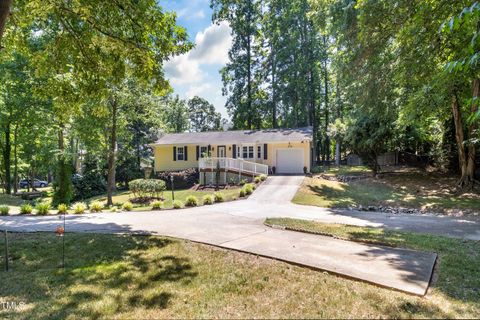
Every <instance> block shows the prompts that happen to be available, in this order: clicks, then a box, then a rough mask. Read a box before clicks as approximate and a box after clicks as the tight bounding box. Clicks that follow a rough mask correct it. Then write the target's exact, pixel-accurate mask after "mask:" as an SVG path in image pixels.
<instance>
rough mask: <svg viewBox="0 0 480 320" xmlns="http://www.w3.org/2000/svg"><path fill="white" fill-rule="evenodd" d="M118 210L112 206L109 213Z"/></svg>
mask: <svg viewBox="0 0 480 320" xmlns="http://www.w3.org/2000/svg"><path fill="white" fill-rule="evenodd" d="M117 211H118V208H117V207H116V206H113V207H111V208H110V212H117Z"/></svg>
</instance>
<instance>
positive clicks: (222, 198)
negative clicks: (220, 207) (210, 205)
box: [213, 192, 225, 202]
mask: <svg viewBox="0 0 480 320" xmlns="http://www.w3.org/2000/svg"><path fill="white" fill-rule="evenodd" d="M213 195H214V197H215V202H223V201H225V195H224V194H223V193H221V192H215V193H214V194H213Z"/></svg>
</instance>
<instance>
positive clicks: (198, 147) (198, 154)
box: [197, 146, 200, 160]
mask: <svg viewBox="0 0 480 320" xmlns="http://www.w3.org/2000/svg"><path fill="white" fill-rule="evenodd" d="M198 158H200V146H197V160H198Z"/></svg>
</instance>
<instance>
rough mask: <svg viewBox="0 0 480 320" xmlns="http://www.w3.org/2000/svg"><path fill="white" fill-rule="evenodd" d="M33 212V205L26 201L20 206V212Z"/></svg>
mask: <svg viewBox="0 0 480 320" xmlns="http://www.w3.org/2000/svg"><path fill="white" fill-rule="evenodd" d="M32 212H33V207H32V205H30V204H28V203H25V204H22V206H21V207H20V214H31V213H32Z"/></svg>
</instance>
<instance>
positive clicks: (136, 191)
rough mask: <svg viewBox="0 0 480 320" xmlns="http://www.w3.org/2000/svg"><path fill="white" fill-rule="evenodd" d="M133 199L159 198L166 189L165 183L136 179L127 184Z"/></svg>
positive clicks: (156, 180) (157, 180)
mask: <svg viewBox="0 0 480 320" xmlns="http://www.w3.org/2000/svg"><path fill="white" fill-rule="evenodd" d="M128 187H129V189H130V191H132V193H133V195H134V196H135V198H139V199H147V198H160V196H161V195H162V194H163V191H165V189H166V184H165V181H163V180H159V179H136V180H133V181H130V182H129V183H128Z"/></svg>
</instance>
